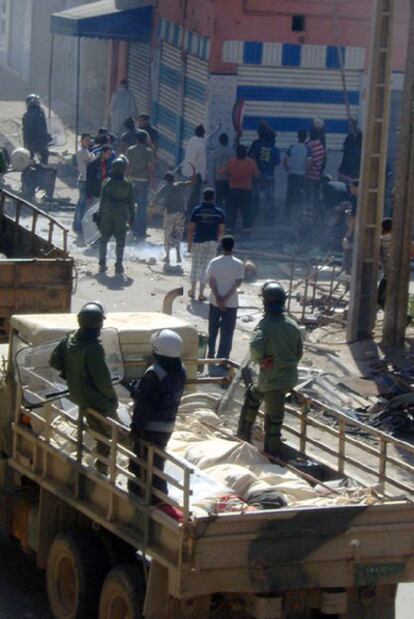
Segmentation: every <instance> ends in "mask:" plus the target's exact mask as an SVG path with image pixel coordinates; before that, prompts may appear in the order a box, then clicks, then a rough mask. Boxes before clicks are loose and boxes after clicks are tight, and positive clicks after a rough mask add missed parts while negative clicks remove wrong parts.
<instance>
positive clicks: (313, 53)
mask: <svg viewBox="0 0 414 619" xmlns="http://www.w3.org/2000/svg"><path fill="white" fill-rule="evenodd" d="M333 7H335V5H334V3H328V2H318V1H317V0H315V1H314V2H309V1H308V2H305V1H304V0H302V1H301V0H298V1H295V2H292V0H280V1H278V2H277V3H276V2H274V0H213V1H210V0H188V1H186V2H183V1H181V0H160V1H159V2H158V5H157V14H156V16H155V24H154V39H153V64H152V67H153V72H154V73H153V75H152V79H151V89H152V93H153V97H152V100H153V101H154V102H155V103H154V105H153V108H152V112H153V118H154V120H155V122H156V124H157V125H158V127H159V129H160V132H161V148H162V154H163V156H164V157H166V158H167V159H168V160H170V161H171V162H173V161H175V162H178V161H179V159H180V156H181V154H182V147H183V145H184V144H185V142H186V140H187V139H188V137H189V136H190V135H191V134H192V132H193V130H194V127H195V125H196V124H198V123H199V122H204V123H205V124H206V125H207V127H208V132H209V133H210V134H212V133H213V132H215V131H216V132H218V131H227V132H228V133H230V134H231V135H234V128H233V126H234V118H233V113H232V112H233V109H234V105H235V103H236V102H238V104H239V109H238V112H240V109H242V111H243V113H242V127H243V136H242V140H243V141H245V142H246V143H247V142H249V141H251V140H252V139H253V138H254V136H255V132H256V130H257V127H258V125H259V122H260V121H261V120H266V121H267V122H268V124H269V125H271V126H272V127H273V128H274V129H275V130H276V131H277V133H278V144H279V145H280V146H281V147H282V148H283V147H286V146H287V145H288V144H290V143H291V142H292V141H293V140H294V139H295V134H296V132H297V131H298V129H302V128H304V129H308V128H309V127H310V126H311V123H312V119H313V118H315V117H320V118H322V119H323V120H324V121H325V128H326V133H327V144H328V148H330V149H334V150H337V149H340V148H341V145H342V142H343V139H344V137H345V134H346V131H347V110H346V106H345V99H346V98H347V99H348V101H349V106H350V113H351V115H352V116H353V117H354V118H356V119H358V120H359V121H360V123H361V124H362V125H363V123H364V101H365V87H366V83H367V70H368V64H369V58H368V55H369V43H370V33H371V15H372V10H373V3H372V2H371V0H360V1H359V2H358V3H357V5H356V3H355V2H352V1H350V0H345V1H343V2H339V3H336V8H335V10H334V12H333ZM356 8H357V10H356ZM407 16H408V0H397V2H396V20H395V36H394V58H393V69H394V76H393V78H394V79H393V88H394V90H395V93H393V100H394V101H395V107H396V109H397V108H398V102H399V100H400V92H401V88H402V79H401V72H402V70H403V67H404V57H405V45H406V41H407V34H408V33H407ZM344 82H345V88H344ZM345 91H346V95H345ZM395 115H396V110H394V112H393V116H395Z"/></svg>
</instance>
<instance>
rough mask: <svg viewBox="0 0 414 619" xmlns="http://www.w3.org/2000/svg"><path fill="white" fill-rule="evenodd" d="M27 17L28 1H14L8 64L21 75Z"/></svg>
mask: <svg viewBox="0 0 414 619" xmlns="http://www.w3.org/2000/svg"><path fill="white" fill-rule="evenodd" d="M25 15H26V0H13V2H12V3H11V6H10V22H11V23H10V35H9V37H10V38H9V54H8V64H9V66H10V67H11V68H12V69H15V70H16V71H18V72H19V74H21V73H22V72H23V62H24V60H23V59H24V56H23V49H24V45H23V43H22V36H24V34H23V33H24V31H25V28H24V25H25V24H24V22H25Z"/></svg>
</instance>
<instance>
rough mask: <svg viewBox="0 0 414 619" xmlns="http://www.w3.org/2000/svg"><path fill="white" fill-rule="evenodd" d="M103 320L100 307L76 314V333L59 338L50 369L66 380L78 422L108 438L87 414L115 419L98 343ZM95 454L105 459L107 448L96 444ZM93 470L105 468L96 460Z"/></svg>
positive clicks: (114, 401) (106, 430)
mask: <svg viewBox="0 0 414 619" xmlns="http://www.w3.org/2000/svg"><path fill="white" fill-rule="evenodd" d="M104 320H105V312H104V310H103V307H102V305H101V304H100V303H97V302H95V301H92V302H90V303H86V305H84V306H83V307H82V309H81V310H80V312H79V314H78V323H79V329H78V330H77V331H72V332H70V333H68V334H67V335H65V337H64V338H62V340H61V341H60V342H59V344H58V345H57V347H56V348H55V350H54V351H53V353H52V355H51V357H50V365H51V366H52V367H53V368H54V369H55V370H58V371H59V372H60V375H61V376H62V378H64V379H65V380H66V382H67V385H68V390H69V398H70V399H71V400H72V401H73V402H74V403H75V404H77V405H78V406H79V415H82V419H85V418H86V420H87V422H88V426H89V427H90V428H91V429H92V430H94V431H95V432H99V433H100V434H103V435H104V436H106V437H108V438H109V437H110V435H111V432H110V429H109V426H108V425H107V424H105V423H104V422H101V421H100V420H99V419H97V418H96V417H95V416H94V415H92V414H91V413H90V410H92V411H94V412H97V413H100V414H101V415H103V416H105V417H113V418H116V409H117V407H118V399H117V396H116V393H115V390H114V387H113V384H112V379H111V374H110V372H109V369H108V366H107V365H106V361H105V352H104V349H103V347H102V344H101V342H100V341H99V334H100V331H101V329H102V325H103V322H104ZM96 451H97V453H98V455H99V456H102V457H104V458H107V457H108V455H109V451H110V447H109V445H107V444H106V443H101V442H100V441H97V448H96ZM96 468H97V470H98V471H100V472H101V473H104V474H105V473H106V470H107V467H106V464H105V463H104V462H102V461H101V460H97V462H96Z"/></svg>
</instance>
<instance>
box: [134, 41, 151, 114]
mask: <svg viewBox="0 0 414 619" xmlns="http://www.w3.org/2000/svg"><path fill="white" fill-rule="evenodd" d="M128 79H129V86H130V88H131V90H132V92H133V93H134V95H135V99H136V102H137V106H138V113H139V114H149V113H150V100H151V45H150V44H149V43H130V44H129V50H128Z"/></svg>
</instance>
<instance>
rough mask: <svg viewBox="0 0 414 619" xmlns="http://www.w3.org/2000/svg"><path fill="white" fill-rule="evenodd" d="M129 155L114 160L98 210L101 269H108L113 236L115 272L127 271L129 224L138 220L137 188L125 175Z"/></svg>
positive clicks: (102, 270)
mask: <svg viewBox="0 0 414 619" xmlns="http://www.w3.org/2000/svg"><path fill="white" fill-rule="evenodd" d="M127 165H128V162H127V159H126V158H125V157H124V156H122V157H118V158H117V159H115V161H114V162H113V164H112V172H111V177H110V178H108V179H107V180H106V181H105V183H104V184H103V186H102V193H101V202H100V207H99V212H98V213H97V224H98V228H99V231H100V233H101V235H102V236H101V238H100V241H99V271H100V273H105V271H106V270H107V266H106V250H107V245H108V241H109V240H110V238H111V237H112V236H114V237H115V241H116V249H115V253H116V263H115V273H123V272H124V267H123V264H122V262H123V258H124V249H125V239H126V233H127V228H128V224H129V226H130V227H132V225H133V223H134V188H133V185H132V183H131V181H129V180H127V179H126V178H124V174H125V170H126V168H127Z"/></svg>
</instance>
